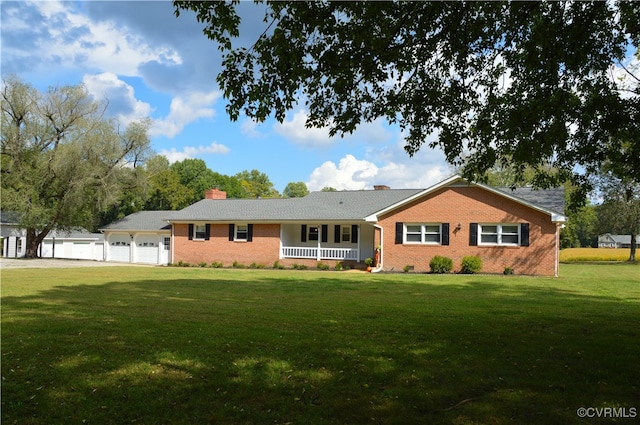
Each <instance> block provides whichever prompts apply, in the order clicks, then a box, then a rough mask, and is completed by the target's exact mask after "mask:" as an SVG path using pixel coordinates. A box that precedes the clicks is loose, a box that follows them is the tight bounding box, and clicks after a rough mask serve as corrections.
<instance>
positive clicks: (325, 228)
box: [322, 224, 329, 242]
mask: <svg viewBox="0 0 640 425" xmlns="http://www.w3.org/2000/svg"><path fill="white" fill-rule="evenodd" d="M322 242H329V226H328V225H326V224H323V225H322Z"/></svg>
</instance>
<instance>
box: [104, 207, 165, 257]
mask: <svg viewBox="0 0 640 425" xmlns="http://www.w3.org/2000/svg"><path fill="white" fill-rule="evenodd" d="M173 214H175V211H138V212H137V213H133V214H131V215H128V216H126V217H124V218H121V219H120V220H117V221H114V222H113V223H111V224H108V225H106V226H105V227H103V228H101V229H100V231H101V232H103V233H104V235H105V238H106V240H107V241H108V252H107V261H122V262H127V263H128V262H131V263H142V264H167V263H169V261H170V246H171V225H169V223H168V222H167V219H168V218H170V217H171V216H172V215H173Z"/></svg>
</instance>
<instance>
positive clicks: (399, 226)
mask: <svg viewBox="0 0 640 425" xmlns="http://www.w3.org/2000/svg"><path fill="white" fill-rule="evenodd" d="M403 230H404V223H402V222H396V244H402V232H403Z"/></svg>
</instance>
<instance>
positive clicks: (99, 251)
mask: <svg viewBox="0 0 640 425" xmlns="http://www.w3.org/2000/svg"><path fill="white" fill-rule="evenodd" d="M0 221H1V222H0V234H1V236H2V256H3V257H11V258H19V257H24V255H25V247H26V243H27V236H26V230H25V229H23V228H21V227H20V226H19V225H18V214H17V213H15V212H7V211H2V212H0ZM38 255H39V256H40V257H42V258H68V259H78V260H97V261H102V260H104V258H105V257H104V237H103V235H102V234H100V233H90V232H89V231H87V230H86V229H81V228H79V229H75V230H72V231H61V230H53V231H51V232H49V234H48V235H47V236H46V237H45V238H44V240H43V241H42V243H41V244H40V246H39V248H38Z"/></svg>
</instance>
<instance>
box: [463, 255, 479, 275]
mask: <svg viewBox="0 0 640 425" xmlns="http://www.w3.org/2000/svg"><path fill="white" fill-rule="evenodd" d="M480 270H482V260H481V259H480V257H477V256H475V255H470V256H466V257H463V258H462V264H461V267H460V273H462V274H475V273H479V272H480Z"/></svg>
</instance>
